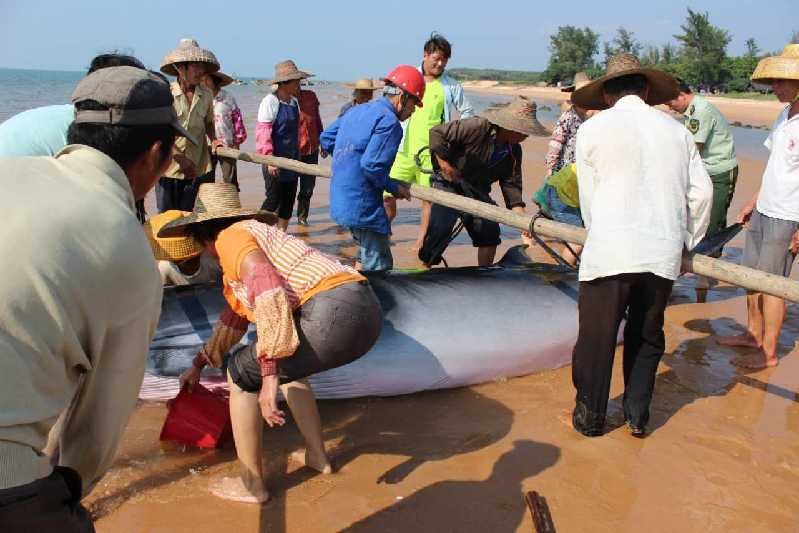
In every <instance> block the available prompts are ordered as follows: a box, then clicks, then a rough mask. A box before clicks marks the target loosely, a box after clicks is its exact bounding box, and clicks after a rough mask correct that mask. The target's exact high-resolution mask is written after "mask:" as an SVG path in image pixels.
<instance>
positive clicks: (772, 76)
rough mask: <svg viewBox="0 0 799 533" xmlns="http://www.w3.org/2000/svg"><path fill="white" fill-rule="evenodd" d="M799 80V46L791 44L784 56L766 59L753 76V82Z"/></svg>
mask: <svg viewBox="0 0 799 533" xmlns="http://www.w3.org/2000/svg"><path fill="white" fill-rule="evenodd" d="M774 80H799V44H789V45H788V46H786V47H785V48H784V49H783V51H782V54H780V55H778V56H772V57H764V58H763V59H761V60H760V62H759V63H758V64H757V68H756V69H755V72H754V73H753V74H752V81H757V82H760V83H771V82H772V81H774Z"/></svg>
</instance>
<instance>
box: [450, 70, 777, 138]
mask: <svg viewBox="0 0 799 533" xmlns="http://www.w3.org/2000/svg"><path fill="white" fill-rule="evenodd" d="M463 86H464V88H466V89H467V90H468V91H473V92H477V93H482V94H495V95H510V94H521V95H523V96H527V97H529V98H532V99H537V98H539V99H543V100H550V101H556V102H564V101H566V100H568V99H569V93H564V92H562V91H561V90H560V89H557V88H555V87H535V86H532V85H500V84H499V83H497V82H495V81H475V82H466V83H464V84H463ZM707 98H708V100H709V101H710V102H712V103H713V104H714V105H716V106H717V107H718V108H719V110H720V111H721V112H722V114H724V116H725V117H726V118H727V121H728V122H729V123H730V124H732V123H734V122H740V123H741V124H744V125H749V126H753V127H769V126H771V124H772V123H773V122H774V119H775V118H776V117H777V114H779V112H780V111H781V110H782V108H783V107H785V105H784V104H781V103H779V102H778V101H776V100H774V101H770V100H745V99H737V98H724V97H721V96H708V97H707ZM664 109H665V106H664Z"/></svg>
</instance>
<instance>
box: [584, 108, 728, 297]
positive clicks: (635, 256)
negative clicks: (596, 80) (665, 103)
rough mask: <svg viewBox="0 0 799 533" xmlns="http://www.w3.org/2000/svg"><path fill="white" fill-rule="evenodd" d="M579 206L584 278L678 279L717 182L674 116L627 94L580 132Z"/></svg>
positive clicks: (700, 233)
mask: <svg viewBox="0 0 799 533" xmlns="http://www.w3.org/2000/svg"><path fill="white" fill-rule="evenodd" d="M577 175H578V181H579V185H580V207H581V210H582V215H583V219H584V221H585V225H586V229H588V239H587V241H586V246H585V251H584V252H583V257H582V262H581V266H580V279H581V280H582V281H588V280H591V279H595V278H597V277H605V276H612V275H616V274H620V273H631V272H651V273H653V274H657V275H659V276H661V277H664V278H668V279H675V278H676V277H677V275H678V274H679V264H680V256H681V252H682V249H683V245H684V244H685V245H687V246H688V247H689V248H692V247H693V246H694V245H695V244H696V243H697V242H698V241H699V240H700V239H701V238H702V236H703V235H704V232H705V229H706V227H707V217H704V219H703V220H704V225H703V226H701V227H695V224H694V223H693V222H692V220H693V217H696V216H697V215H698V214H701V213H696V212H694V211H701V212H702V213H704V211H709V206H710V204H709V199H710V197H711V196H712V185H711V183H710V179H709V177H708V175H707V172H706V171H705V169H704V166H703V165H702V160H701V159H700V157H699V154H698V153H697V150H696V147H695V145H694V142H693V140H692V139H691V137H690V135H689V134H688V132H687V131H686V130H685V128H684V127H683V126H682V125H681V124H679V123H678V122H677V121H675V120H674V119H672V118H671V117H669V116H668V115H666V114H665V113H662V112H660V111H658V110H656V109H654V108H651V107H649V106H648V105H646V104H645V103H644V102H643V101H642V100H641V99H640V98H638V97H637V96H625V97H623V98H621V99H620V100H619V101H618V102H617V104H616V105H615V106H614V107H612V108H611V109H609V110H607V111H603V112H602V113H600V114H598V115H597V116H596V117H594V118H593V119H592V120H590V121H588V122H586V123H585V124H583V125H582V126H581V128H580V130H579V132H578V134H577Z"/></svg>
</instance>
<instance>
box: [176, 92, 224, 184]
mask: <svg viewBox="0 0 799 533" xmlns="http://www.w3.org/2000/svg"><path fill="white" fill-rule="evenodd" d="M171 86H172V96H174V97H175V111H176V112H177V114H178V120H179V121H180V123H181V124H182V125H183V127H184V128H186V129H187V130H189V133H190V134H191V135H192V136H194V138H195V139H197V145H196V146H195V145H193V144H191V143H190V142H189V141H188V140H187V139H186V138H185V137H178V138H177V139H175V148H174V151H175V152H176V153H179V154H183V155H185V156H186V157H188V158H189V159H190V160H191V161H192V162H193V163H194V166H196V167H197V176H202V175H203V174H207V173H208V172H210V171H211V153H210V151H209V150H210V148H209V147H208V134H207V132H208V131H209V129H210V131H214V95H213V94H212V93H211V90H210V89H208V88H206V87H205V86H203V85H198V86H197V87H196V88H195V89H194V98H193V99H192V101H191V103H189V101H188V99H187V98H186V95H184V94H183V91H182V90H181V88H180V84H179V83H178V82H173V83H172V85H171ZM164 175H165V176H166V177H168V178H175V179H179V180H182V179H187V178H188V179H194V178H196V177H197V176H185V175H184V174H183V172H181V171H180V167H179V166H178V164H177V163H175V162H174V161H173V162H172V164H171V165H169V168H168V169H167V171H166V174H164Z"/></svg>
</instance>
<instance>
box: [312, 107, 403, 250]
mask: <svg viewBox="0 0 799 533" xmlns="http://www.w3.org/2000/svg"><path fill="white" fill-rule="evenodd" d="M400 140H402V126H401V125H400V122H399V119H398V118H397V114H396V111H395V110H394V107H393V106H392V105H391V102H389V101H388V100H387V99H386V98H378V99H377V100H374V101H372V102H369V103H366V104H361V105H357V106H355V107H353V108H352V109H350V110H349V111H348V112H347V114H345V115H344V116H342V117H341V118H339V119H338V120H336V121H335V122H334V123H333V124H331V125H330V126H329V127H328V128H327V129H326V130H325V131H324V132H322V136H321V138H320V143H321V146H322V149H323V150H324V151H326V152H327V153H330V154H333V177H332V179H331V181H330V216H331V217H332V218H333V220H334V221H336V223H338V224H339V225H341V226H344V227H347V228H358V229H368V230H371V231H374V232H376V233H382V234H384V235H389V234H390V233H391V226H390V224H389V221H388V216H387V215H386V210H385V208H384V207H383V191H387V192H389V193H394V192H397V183H396V182H395V181H394V180H392V179H390V178H389V177H388V171H389V170H390V169H391V165H392V163H394V157H395V156H396V155H397V148H399V144H400Z"/></svg>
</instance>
